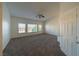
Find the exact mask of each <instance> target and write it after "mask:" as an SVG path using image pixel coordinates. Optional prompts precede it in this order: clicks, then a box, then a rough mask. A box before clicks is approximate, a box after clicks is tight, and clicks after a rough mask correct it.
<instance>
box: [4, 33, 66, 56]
mask: <svg viewBox="0 0 79 59" xmlns="http://www.w3.org/2000/svg"><path fill="white" fill-rule="evenodd" d="M3 54H4V56H65V54H64V53H63V52H62V51H61V49H60V47H59V43H58V42H57V37H56V36H54V35H49V34H39V35H33V36H26V37H20V38H13V39H11V40H10V42H9V44H8V45H7V47H6V48H5V50H4V52H3Z"/></svg>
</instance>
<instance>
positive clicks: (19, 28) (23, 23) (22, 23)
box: [17, 23, 27, 34]
mask: <svg viewBox="0 0 79 59" xmlns="http://www.w3.org/2000/svg"><path fill="white" fill-rule="evenodd" d="M19 24H24V25H25V26H24V27H25V30H24V31H25V32H21V33H20V32H19V30H20V28H19ZM26 28H27V25H26V24H25V23H18V31H17V32H18V33H19V34H24V33H26V32H27V31H26Z"/></svg>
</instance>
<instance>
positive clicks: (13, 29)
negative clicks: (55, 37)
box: [11, 16, 44, 38]
mask: <svg viewBox="0 0 79 59" xmlns="http://www.w3.org/2000/svg"><path fill="white" fill-rule="evenodd" d="M19 23H24V24H42V25H44V22H42V21H36V20H31V19H26V18H22V17H15V16H12V17H11V38H15V37H22V36H28V35H34V34H40V33H43V32H44V27H43V31H42V32H37V33H27V32H26V33H23V34H20V33H18V24H19Z"/></svg>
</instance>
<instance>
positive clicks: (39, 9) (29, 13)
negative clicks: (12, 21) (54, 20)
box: [8, 2, 59, 20]
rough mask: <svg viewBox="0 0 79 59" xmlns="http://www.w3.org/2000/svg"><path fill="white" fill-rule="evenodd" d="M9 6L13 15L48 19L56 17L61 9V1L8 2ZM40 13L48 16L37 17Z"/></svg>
mask: <svg viewBox="0 0 79 59" xmlns="http://www.w3.org/2000/svg"><path fill="white" fill-rule="evenodd" d="M8 6H9V10H10V13H11V15H12V16H18V17H24V18H29V19H33V20H46V19H48V18H50V17H55V16H56V13H57V11H58V10H59V3H57V2H8ZM55 12H56V13H55ZM39 13H42V14H43V15H45V16H46V18H45V19H38V18H36V16H37V15H38V14H39Z"/></svg>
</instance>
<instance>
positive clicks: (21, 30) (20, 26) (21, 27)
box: [18, 23, 26, 33]
mask: <svg viewBox="0 0 79 59" xmlns="http://www.w3.org/2000/svg"><path fill="white" fill-rule="evenodd" d="M25 30H26V24H22V23H19V24H18V33H25V32H26V31H25Z"/></svg>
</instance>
